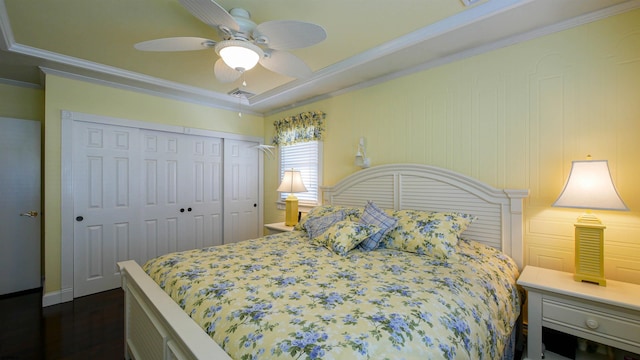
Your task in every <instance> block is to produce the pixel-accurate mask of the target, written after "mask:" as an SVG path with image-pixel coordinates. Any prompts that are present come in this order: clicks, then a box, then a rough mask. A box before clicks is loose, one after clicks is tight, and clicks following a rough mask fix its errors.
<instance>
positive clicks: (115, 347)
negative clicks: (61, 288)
mask: <svg viewBox="0 0 640 360" xmlns="http://www.w3.org/2000/svg"><path fill="white" fill-rule="evenodd" d="M123 313H124V292H123V291H122V289H115V290H110V291H105V292H103V293H99V294H94V295H89V296H85V297H81V298H77V299H75V300H74V301H72V302H68V303H64V304H58V305H53V306H48V307H45V308H43V307H42V292H40V291H35V292H29V293H21V294H19V295H15V296H4V297H0V360H18V359H20V360H27V359H92V360H93V359H109V360H112V359H123V358H124V355H123V354H124V315H123Z"/></svg>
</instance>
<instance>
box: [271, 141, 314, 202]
mask: <svg viewBox="0 0 640 360" xmlns="http://www.w3.org/2000/svg"><path fill="white" fill-rule="evenodd" d="M321 154H322V142H321V141H307V142H299V143H295V144H291V145H280V179H282V176H283V174H284V171H285V170H288V169H292V168H293V169H295V170H299V171H300V175H301V176H302V181H303V182H304V186H305V187H306V188H307V192H302V193H296V194H295V196H296V197H297V198H298V202H299V203H300V206H305V205H307V206H316V205H318V204H320V203H321V202H322V201H321V199H320V198H319V196H320V191H319V186H320V179H321V177H320V169H321ZM288 195H289V194H288V193H280V201H282V202H284V199H285V198H286V197H287V196H288Z"/></svg>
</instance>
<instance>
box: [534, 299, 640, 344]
mask: <svg viewBox="0 0 640 360" xmlns="http://www.w3.org/2000/svg"><path fill="white" fill-rule="evenodd" d="M629 315H630V314H624V313H618V312H615V311H611V312H609V311H607V310H604V309H602V308H599V309H597V310H592V309H589V308H588V307H587V306H585V304H584V303H575V304H574V303H573V302H572V301H570V300H565V299H549V298H546V299H543V300H542V319H543V321H544V322H550V323H553V324H556V325H559V326H564V327H568V328H571V329H575V330H578V331H583V332H585V333H589V334H594V335H597V336H599V337H609V338H612V339H615V340H616V341H619V342H623V343H626V344H628V345H631V346H640V321H639V320H640V319H638V318H637V317H636V318H635V319H634V318H630V317H634V316H632V315H631V316H629Z"/></svg>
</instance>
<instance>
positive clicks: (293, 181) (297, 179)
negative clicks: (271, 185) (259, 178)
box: [276, 169, 307, 193]
mask: <svg viewBox="0 0 640 360" xmlns="http://www.w3.org/2000/svg"><path fill="white" fill-rule="evenodd" d="M276 191H279V192H284V193H299V192H305V191H307V188H306V187H305V186H304V183H303V182H302V176H301V175H300V171H298V170H293V169H291V170H285V171H284V175H283V176H282V182H281V183H280V186H278V189H277V190H276Z"/></svg>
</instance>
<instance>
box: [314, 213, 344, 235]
mask: <svg viewBox="0 0 640 360" xmlns="http://www.w3.org/2000/svg"><path fill="white" fill-rule="evenodd" d="M346 217H347V214H345V212H344V210H339V211H334V212H332V213H330V214H327V215H322V216H310V217H307V221H306V222H305V224H304V229H305V230H306V231H307V234H308V235H309V239H314V238H316V237H318V236H320V235H322V234H323V233H324V232H325V231H327V229H329V228H330V227H331V226H332V225H333V224H335V223H337V222H338V221H342V220H344V219H345V218H346Z"/></svg>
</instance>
